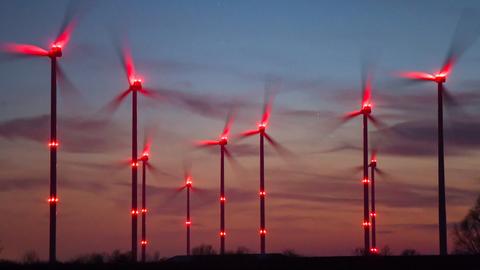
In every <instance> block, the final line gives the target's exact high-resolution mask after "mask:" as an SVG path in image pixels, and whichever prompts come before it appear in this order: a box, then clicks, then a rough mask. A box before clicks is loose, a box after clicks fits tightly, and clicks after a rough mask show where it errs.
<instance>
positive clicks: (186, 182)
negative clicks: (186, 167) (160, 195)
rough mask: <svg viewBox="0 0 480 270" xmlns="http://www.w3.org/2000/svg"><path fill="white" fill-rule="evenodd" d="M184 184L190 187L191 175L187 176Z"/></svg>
mask: <svg viewBox="0 0 480 270" xmlns="http://www.w3.org/2000/svg"><path fill="white" fill-rule="evenodd" d="M185 186H187V187H188V188H191V187H192V177H190V176H189V177H187V181H185Z"/></svg>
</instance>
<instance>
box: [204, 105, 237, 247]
mask: <svg viewBox="0 0 480 270" xmlns="http://www.w3.org/2000/svg"><path fill="white" fill-rule="evenodd" d="M232 123H233V112H229V114H228V116H227V119H226V121H225V126H224V128H223V132H222V134H221V135H220V138H219V139H218V140H207V141H200V142H199V143H198V144H197V146H199V147H210V146H220V234H219V235H220V255H223V254H225V237H226V236H227V232H226V230H225V202H226V197H225V169H224V165H225V163H224V156H225V155H226V156H227V158H229V159H232V158H233V157H232V155H231V153H230V151H228V149H227V148H226V145H227V143H228V136H229V134H230V130H231V126H232Z"/></svg>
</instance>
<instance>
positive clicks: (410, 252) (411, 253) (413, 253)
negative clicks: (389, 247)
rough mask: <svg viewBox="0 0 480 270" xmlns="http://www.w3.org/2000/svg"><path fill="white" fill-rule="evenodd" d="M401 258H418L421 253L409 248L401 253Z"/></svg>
mask: <svg viewBox="0 0 480 270" xmlns="http://www.w3.org/2000/svg"><path fill="white" fill-rule="evenodd" d="M400 255H401V256H418V255H420V253H419V252H418V251H416V250H415V249H413V248H407V249H405V250H403V251H402V253H400Z"/></svg>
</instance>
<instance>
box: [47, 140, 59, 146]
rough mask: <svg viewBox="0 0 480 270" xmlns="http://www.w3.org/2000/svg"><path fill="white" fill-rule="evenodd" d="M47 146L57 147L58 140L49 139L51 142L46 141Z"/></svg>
mask: <svg viewBox="0 0 480 270" xmlns="http://www.w3.org/2000/svg"><path fill="white" fill-rule="evenodd" d="M48 147H50V148H57V147H58V142H57V141H51V142H49V143H48Z"/></svg>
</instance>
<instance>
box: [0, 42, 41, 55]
mask: <svg viewBox="0 0 480 270" xmlns="http://www.w3.org/2000/svg"><path fill="white" fill-rule="evenodd" d="M0 49H1V51H2V52H5V53H9V54H16V55H24V56H28V55H30V56H48V54H49V52H48V51H47V50H45V49H43V48H40V47H38V46H35V45H30V44H17V43H5V44H2V46H1V47H0Z"/></svg>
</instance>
